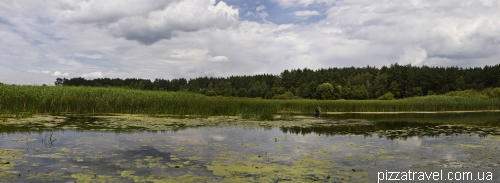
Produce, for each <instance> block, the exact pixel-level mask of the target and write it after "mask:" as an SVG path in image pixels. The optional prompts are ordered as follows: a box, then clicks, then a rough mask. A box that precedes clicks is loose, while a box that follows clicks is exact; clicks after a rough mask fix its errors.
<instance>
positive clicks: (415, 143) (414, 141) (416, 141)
mask: <svg viewBox="0 0 500 183" xmlns="http://www.w3.org/2000/svg"><path fill="white" fill-rule="evenodd" d="M394 142H395V143H397V144H398V146H399V147H400V149H408V148H418V147H420V146H421V145H422V141H421V140H420V138H419V137H408V138H407V139H395V140H394Z"/></svg>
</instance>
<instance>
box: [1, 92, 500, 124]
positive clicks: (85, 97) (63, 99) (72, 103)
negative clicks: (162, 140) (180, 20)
mask: <svg viewBox="0 0 500 183" xmlns="http://www.w3.org/2000/svg"><path fill="white" fill-rule="evenodd" d="M318 105H319V106H320V107H321V108H322V111H323V112H399V111H465V110H499V109H500V100H499V99H498V98H489V97H483V96H474V95H472V96H443V95H440V96H426V97H416V98H408V99H403V100H386V101H382V100H361V101H348V100H335V101H331V100H329V101H325V100H322V101H319V100H288V101H283V100H262V99H248V98H222V97H206V96H203V95H199V94H192V93H182V92H177V93H175V92H165V91H143V90H132V89H123V88H96V87H53V86H17V85H0V113H3V114H23V113H50V114H61V113H80V114H99V113H124V114H147V115H150V116H155V115H174V116H180V117H183V116H186V115H195V116H236V115H241V116H242V117H243V118H256V119H261V120H271V119H273V118H274V115H275V114H278V113H279V112H284V111H285V112H287V113H289V112H297V113H311V114H312V113H314V110H315V109H316V107H317V106H318Z"/></svg>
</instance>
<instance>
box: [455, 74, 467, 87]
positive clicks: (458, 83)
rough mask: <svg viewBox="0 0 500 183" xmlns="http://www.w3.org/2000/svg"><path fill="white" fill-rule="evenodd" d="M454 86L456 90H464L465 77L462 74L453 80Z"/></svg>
mask: <svg viewBox="0 0 500 183" xmlns="http://www.w3.org/2000/svg"><path fill="white" fill-rule="evenodd" d="M455 86H456V88H457V90H458V91H461V90H466V89H467V86H466V85H465V78H464V77H463V76H460V77H458V78H457V79H456V80H455Z"/></svg>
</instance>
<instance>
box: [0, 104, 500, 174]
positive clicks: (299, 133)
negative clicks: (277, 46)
mask: <svg viewBox="0 0 500 183" xmlns="http://www.w3.org/2000/svg"><path fill="white" fill-rule="evenodd" d="M113 118H114V117H112V116H110V117H85V116H58V117H52V118H49V117H47V116H45V117H43V118H39V120H37V118H35V119H29V120H28V119H9V121H7V122H0V134H1V137H0V182H40V181H50V182H75V181H76V182H181V181H182V182H311V181H317V182H366V181H367V178H368V173H367V170H369V169H372V168H375V169H381V170H382V169H385V168H406V169H409V168H498V167H500V160H499V159H498V158H497V157H500V151H499V150H498V148H499V147H500V128H499V127H500V125H499V123H500V113H498V112H477V113H423V114H418V113H417V114H360V113H347V114H329V115H327V116H324V117H322V118H320V119H315V118H312V117H307V116H297V117H291V118H290V119H288V120H277V121H270V122H261V121H256V122H253V123H252V122H248V121H240V120H238V119H234V118H227V117H226V118H224V120H222V121H224V122H220V121H221V120H216V119H214V120H209V119H163V118H155V119H154V120H152V119H146V118H123V119H119V120H110V119H113ZM140 119H144V120H146V121H147V120H150V121H154V122H147V124H148V125H147V127H146V126H145V125H142V126H141V125H134V124H139V123H140V124H143V123H146V122H142V121H141V120H140ZM23 120H24V121H23ZM189 120H191V121H196V120H202V121H205V122H204V123H201V124H199V123H197V124H195V123H191V122H189ZM162 121H164V123H168V124H169V125H166V126H161V125H159V124H162ZM182 121H188V122H189V123H187V124H188V125H185V124H184V123H182ZM214 123H215V124H214ZM150 124H154V125H150ZM172 124H174V125H172ZM189 124H191V125H189ZM208 124H210V125H208ZM304 124H307V125H304Z"/></svg>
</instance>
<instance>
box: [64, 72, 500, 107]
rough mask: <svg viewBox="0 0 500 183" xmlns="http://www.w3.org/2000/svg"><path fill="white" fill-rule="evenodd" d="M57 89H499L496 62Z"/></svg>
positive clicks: (232, 92)
mask: <svg viewBox="0 0 500 183" xmlns="http://www.w3.org/2000/svg"><path fill="white" fill-rule="evenodd" d="M55 85H56V86H93V87H105V86H109V87H124V88H133V89H141V90H165V91H186V92H193V93H200V94H203V95H207V96H225V97H249V98H256V97H260V98H264V99H293V98H305V99H328V100H333V99H354V100H363V99H392V98H407V97H416V96H425V95H434V94H445V93H449V92H453V91H464V90H476V91H483V90H485V89H488V88H495V87H500V64H497V65H495V66H484V67H483V68H481V67H474V68H461V67H429V66H412V65H399V64H391V65H390V66H389V67H386V66H383V67H381V68H376V67H370V66H367V67H362V68H355V67H345V68H328V69H318V70H311V69H308V68H304V69H293V70H291V71H289V70H285V71H283V72H282V73H281V74H280V75H271V74H261V75H254V76H231V77H225V78H224V77H198V78H195V79H189V80H187V79H185V78H178V79H172V80H168V79H155V80H154V81H151V80H149V79H137V78H127V79H120V78H115V79H110V78H97V79H92V80H87V79H84V78H81V77H79V78H71V79H66V78H57V79H56V81H55ZM496 90H499V91H500V89H498V88H497V89H495V90H494V91H496Z"/></svg>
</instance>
